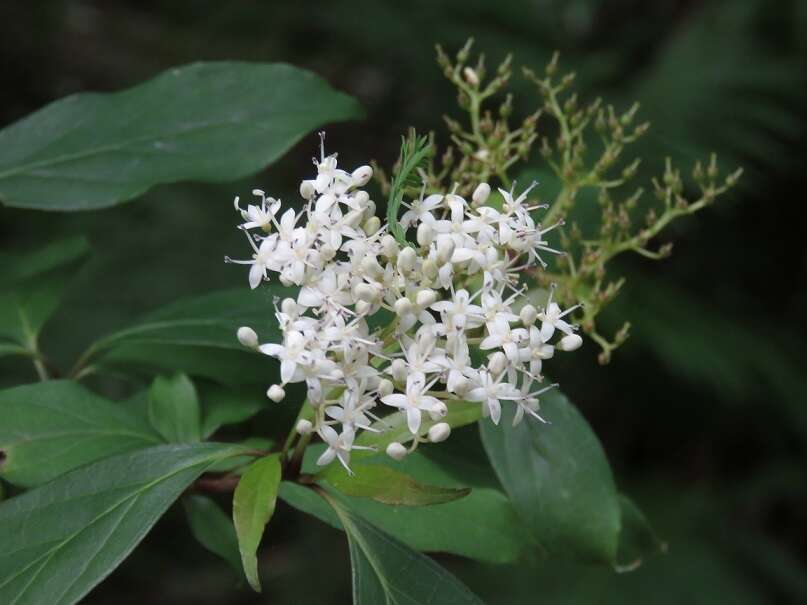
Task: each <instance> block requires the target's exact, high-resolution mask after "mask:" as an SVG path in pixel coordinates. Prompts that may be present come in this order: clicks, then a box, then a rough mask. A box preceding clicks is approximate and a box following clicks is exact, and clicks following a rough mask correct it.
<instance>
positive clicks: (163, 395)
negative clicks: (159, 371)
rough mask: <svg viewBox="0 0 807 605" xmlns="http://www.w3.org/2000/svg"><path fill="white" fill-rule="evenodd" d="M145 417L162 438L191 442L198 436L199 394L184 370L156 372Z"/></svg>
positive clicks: (197, 438)
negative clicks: (159, 373) (167, 372)
mask: <svg viewBox="0 0 807 605" xmlns="http://www.w3.org/2000/svg"><path fill="white" fill-rule="evenodd" d="M148 411H149V421H151V424H152V426H153V427H154V428H155V429H157V431H158V432H159V433H160V434H161V435H162V436H163V437H165V439H166V440H168V441H171V442H173V443H193V442H194V441H199V440H200V439H201V419H200V414H201V412H200V410H199V398H198V397H197V396H196V388H195V387H194V386H193V383H192V382H191V381H190V378H188V377H187V376H186V375H185V374H174V375H173V376H157V378H155V379H154V382H152V383H151V389H149V408H148Z"/></svg>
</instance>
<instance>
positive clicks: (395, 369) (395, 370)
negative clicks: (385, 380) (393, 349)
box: [389, 357, 409, 382]
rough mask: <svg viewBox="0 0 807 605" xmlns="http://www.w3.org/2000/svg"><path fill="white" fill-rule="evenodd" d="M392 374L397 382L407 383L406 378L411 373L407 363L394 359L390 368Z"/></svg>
mask: <svg viewBox="0 0 807 605" xmlns="http://www.w3.org/2000/svg"><path fill="white" fill-rule="evenodd" d="M389 369H390V374H391V375H392V379H393V380H394V381H395V382H406V376H407V374H408V373H409V372H408V371H407V369H406V362H405V361H404V360H403V359H401V358H400V357H398V358H397V359H393V360H392V363H391V364H390V366H389Z"/></svg>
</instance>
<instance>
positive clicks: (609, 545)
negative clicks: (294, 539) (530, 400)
mask: <svg viewBox="0 0 807 605" xmlns="http://www.w3.org/2000/svg"><path fill="white" fill-rule="evenodd" d="M541 404H542V405H541V416H542V417H543V418H545V419H546V420H547V421H548V423H549V424H542V423H540V422H533V421H532V420H531V419H529V418H526V419H525V420H524V421H522V422H521V423H520V424H519V425H518V426H515V427H514V426H512V421H513V416H514V410H513V409H512V406H507V408H506V409H505V410H503V413H502V419H501V423H500V424H499V426H495V425H494V424H493V423H492V422H491V421H489V420H487V421H483V422H481V423H480V431H481V435H482V441H483V443H484V446H485V451H487V453H488V457H489V458H490V461H491V464H492V465H493V468H494V470H495V471H496V474H497V475H498V477H499V480H500V481H501V483H502V485H503V486H504V489H505V491H506V492H507V493H508V494H509V496H510V500H511V501H512V503H513V506H515V508H516V510H517V511H518V513H519V514H520V515H521V517H522V518H523V520H524V522H525V523H526V524H527V528H528V529H529V531H530V533H531V535H532V538H533V539H534V540H535V541H536V542H537V543H538V544H539V545H540V546H541V547H542V548H543V549H544V550H545V552H546V553H547V554H549V555H554V556H567V557H573V558H579V559H582V560H586V561H596V562H601V563H608V564H612V563H614V562H615V560H616V556H617V545H618V542H619V531H620V505H619V495H618V493H617V490H616V486H615V485H614V479H613V476H612V474H611V468H610V466H609V464H608V460H607V459H606V457H605V453H604V452H603V449H602V446H601V445H600V442H599V440H598V439H597V437H596V435H594V432H593V431H592V430H591V428H590V427H589V425H588V423H587V422H586V421H585V419H584V418H583V417H582V416H581V415H580V413H579V412H578V411H577V409H576V408H575V407H574V406H573V405H572V404H571V403H570V402H569V401H568V400H567V399H566V397H564V396H563V395H562V394H561V393H559V392H557V391H552V392H550V393H547V394H546V395H545V396H544V397H542V399H541Z"/></svg>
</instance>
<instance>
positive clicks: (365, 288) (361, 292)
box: [353, 282, 378, 303]
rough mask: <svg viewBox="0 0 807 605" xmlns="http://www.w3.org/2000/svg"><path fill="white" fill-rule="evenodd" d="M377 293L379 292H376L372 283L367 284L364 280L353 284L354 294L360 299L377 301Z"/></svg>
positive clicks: (369, 301)
mask: <svg viewBox="0 0 807 605" xmlns="http://www.w3.org/2000/svg"><path fill="white" fill-rule="evenodd" d="M377 294H378V293H377V292H376V289H375V288H373V287H372V286H371V285H370V284H365V283H364V282H361V283H358V284H356V285H355V286H353V296H355V297H356V298H358V299H359V300H363V301H365V302H368V303H371V302H373V301H375V299H376V296H377Z"/></svg>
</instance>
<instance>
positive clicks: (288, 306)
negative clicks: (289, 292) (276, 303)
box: [280, 298, 297, 315]
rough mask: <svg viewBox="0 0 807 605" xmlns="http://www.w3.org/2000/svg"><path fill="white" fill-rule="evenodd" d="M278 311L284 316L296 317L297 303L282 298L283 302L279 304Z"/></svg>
mask: <svg viewBox="0 0 807 605" xmlns="http://www.w3.org/2000/svg"><path fill="white" fill-rule="evenodd" d="M280 310H281V311H282V312H283V313H285V314H286V315H296V314H297V301H295V300H294V299H293V298H284V299H283V302H282V303H280Z"/></svg>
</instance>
